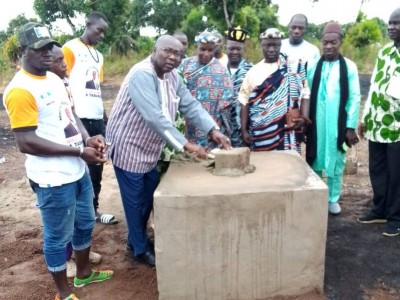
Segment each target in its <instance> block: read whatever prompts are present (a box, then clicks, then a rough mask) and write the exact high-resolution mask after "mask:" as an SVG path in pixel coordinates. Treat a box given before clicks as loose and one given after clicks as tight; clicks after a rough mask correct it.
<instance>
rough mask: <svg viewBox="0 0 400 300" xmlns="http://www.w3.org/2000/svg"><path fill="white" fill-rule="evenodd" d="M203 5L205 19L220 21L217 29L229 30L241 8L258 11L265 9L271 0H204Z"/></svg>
mask: <svg viewBox="0 0 400 300" xmlns="http://www.w3.org/2000/svg"><path fill="white" fill-rule="evenodd" d="M203 5H204V8H205V11H206V14H207V17H210V18H211V19H213V20H215V21H217V20H220V21H219V22H218V23H219V27H222V28H229V27H231V26H233V24H234V23H235V17H236V14H237V13H238V11H239V10H240V9H241V8H242V7H245V6H250V7H253V8H254V9H255V10H256V11H259V10H263V9H267V8H268V7H269V6H270V5H271V0H241V1H239V0H222V1H221V0H204V1H203Z"/></svg>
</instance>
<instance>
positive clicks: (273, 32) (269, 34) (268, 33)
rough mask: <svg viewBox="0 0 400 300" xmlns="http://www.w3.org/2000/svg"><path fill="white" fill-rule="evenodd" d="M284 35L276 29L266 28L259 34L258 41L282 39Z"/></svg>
mask: <svg viewBox="0 0 400 300" xmlns="http://www.w3.org/2000/svg"><path fill="white" fill-rule="evenodd" d="M283 37H285V34H284V33H283V32H281V31H279V29H277V28H268V29H267V30H265V31H264V32H263V33H261V34H260V39H282V38H283Z"/></svg>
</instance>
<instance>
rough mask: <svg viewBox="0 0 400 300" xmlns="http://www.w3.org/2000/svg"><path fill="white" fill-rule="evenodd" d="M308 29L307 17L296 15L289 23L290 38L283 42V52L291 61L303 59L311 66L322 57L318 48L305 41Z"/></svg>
mask: <svg viewBox="0 0 400 300" xmlns="http://www.w3.org/2000/svg"><path fill="white" fill-rule="evenodd" d="M307 27H308V20H307V17H306V16H305V15H303V14H296V15H294V16H293V17H292V19H291V20H290V23H289V38H287V39H284V40H282V46H281V52H282V53H285V54H286V55H288V56H289V58H290V59H291V60H300V59H301V60H302V61H303V62H306V63H307V65H308V66H311V65H312V64H314V63H316V62H317V61H318V59H319V58H320V56H321V55H320V51H319V49H318V47H317V46H315V45H313V44H311V43H309V42H307V41H306V40H304V38H303V36H304V33H305V32H306V30H307Z"/></svg>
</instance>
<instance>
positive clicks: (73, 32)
mask: <svg viewBox="0 0 400 300" xmlns="http://www.w3.org/2000/svg"><path fill="white" fill-rule="evenodd" d="M64 19H65V20H67V23H68V25H69V26H71V29H72V34H73V35H74V36H75V35H76V27H75V25H74V24H73V23H72V21H71V19H70V18H69V17H68V16H66V17H64Z"/></svg>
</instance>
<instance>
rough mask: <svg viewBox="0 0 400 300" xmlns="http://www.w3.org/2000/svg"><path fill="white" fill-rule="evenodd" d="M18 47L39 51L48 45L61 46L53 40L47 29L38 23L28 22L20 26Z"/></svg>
mask: <svg viewBox="0 0 400 300" xmlns="http://www.w3.org/2000/svg"><path fill="white" fill-rule="evenodd" d="M18 40H19V45H20V46H21V47H29V48H32V49H40V48H42V47H44V46H46V45H48V44H50V43H52V44H54V45H57V46H58V47H61V44H60V43H58V42H57V41H55V40H53V39H52V37H51V34H50V31H49V29H48V28H47V27H46V26H44V25H42V24H39V23H34V22H29V23H26V24H25V25H24V26H22V28H21V30H20V31H19V34H18Z"/></svg>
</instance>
